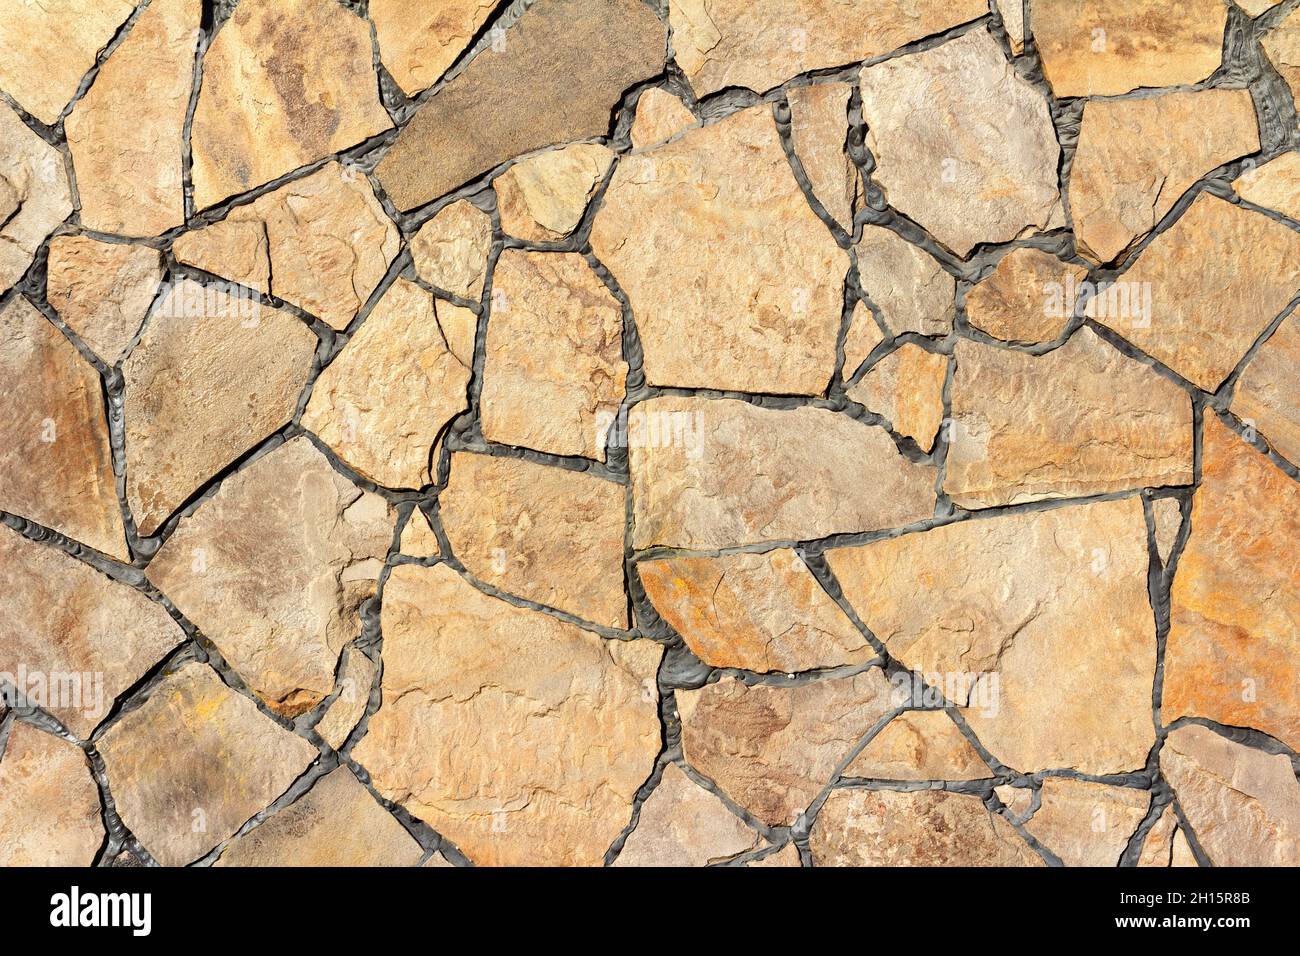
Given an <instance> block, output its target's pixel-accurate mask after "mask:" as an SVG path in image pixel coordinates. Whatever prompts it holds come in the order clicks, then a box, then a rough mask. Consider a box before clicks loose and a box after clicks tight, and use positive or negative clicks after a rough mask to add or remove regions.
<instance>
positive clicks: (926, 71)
mask: <svg viewBox="0 0 1300 956" xmlns="http://www.w3.org/2000/svg"><path fill="white" fill-rule="evenodd" d="M1216 2H1217V0H1216ZM862 116H863V119H865V120H866V123H867V147H868V148H869V149H870V150H871V154H872V156H874V157H875V159H876V162H877V163H878V164H879V165H878V168H877V169H876V170H875V172H874V173H873V174H872V175H873V177H874V178H875V179H876V180H877V181H878V182H879V183H880V185H881V186H882V187H883V188H884V191H885V195H886V197H887V198H888V200H889V202H890V204H891V205H892V206H894V208H896V209H898V210H899V211H900V212H902V213H903V214H904V215H906V216H908V217H909V218H911V219H913V220H915V221H916V222H917V223H918V224H920V225H921V226H923V227H924V228H925V229H927V230H928V231H929V232H930V233H931V234H932V235H933V236H934V237H935V239H937V240H938V241H939V242H941V243H943V244H944V245H945V246H947V247H948V248H949V249H951V250H952V251H953V252H955V253H956V254H957V255H959V256H963V257H965V256H966V255H968V254H969V253H970V251H971V250H972V249H973V248H974V247H975V246H976V245H978V244H979V243H981V242H1006V241H1007V240H1009V239H1015V238H1016V237H1017V236H1020V235H1022V234H1024V233H1026V232H1034V231H1039V230H1043V229H1048V228H1051V227H1052V226H1053V225H1054V224H1057V223H1058V222H1059V220H1060V219H1061V207H1060V195H1059V189H1058V183H1057V175H1056V167H1057V162H1058V160H1059V158H1060V154H1061V150H1060V146H1059V145H1057V142H1056V134H1055V131H1054V129H1053V126H1052V119H1051V115H1050V113H1049V112H1048V108H1047V101H1046V100H1045V99H1044V98H1043V96H1042V94H1041V93H1040V92H1039V91H1038V90H1037V89H1036V88H1035V87H1033V86H1032V85H1030V84H1029V82H1028V81H1026V80H1024V79H1023V78H1021V77H1020V76H1019V75H1018V74H1017V73H1016V71H1015V70H1014V69H1013V68H1012V66H1011V64H1010V63H1008V62H1007V60H1006V58H1005V57H1004V56H1003V54H1002V50H1001V48H1000V47H999V46H998V44H997V41H996V40H994V39H993V37H992V36H990V35H989V33H988V31H987V30H984V29H978V30H973V31H972V32H970V33H967V34H965V35H964V36H961V37H958V38H957V39H955V40H949V41H948V42H947V43H944V44H942V45H941V46H937V47H935V48H933V49H931V50H926V51H925V52H922V53H913V54H910V55H908V56H903V57H898V58H896V59H893V60H886V61H885V62H883V63H878V64H876V65H875V66H870V67H867V68H866V69H865V70H863V71H862Z"/></svg>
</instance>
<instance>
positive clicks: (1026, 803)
mask: <svg viewBox="0 0 1300 956" xmlns="http://www.w3.org/2000/svg"><path fill="white" fill-rule="evenodd" d="M993 792H994V793H995V794H997V797H998V800H1000V801H1001V802H1002V805H1003V806H1004V807H1006V809H1007V812H1008V814H1009V817H1010V819H1011V822H1012V823H1024V822H1025V820H1027V819H1028V818H1029V817H1030V816H1032V814H1033V806H1034V791H1033V790H1032V789H1030V788H1029V787H1012V786H1003V787H994V788H993Z"/></svg>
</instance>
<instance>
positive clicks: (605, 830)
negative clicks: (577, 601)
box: [353, 564, 662, 866]
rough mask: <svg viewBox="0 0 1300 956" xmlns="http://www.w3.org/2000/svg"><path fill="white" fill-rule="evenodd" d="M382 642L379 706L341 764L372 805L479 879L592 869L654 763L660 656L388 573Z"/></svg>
mask: <svg viewBox="0 0 1300 956" xmlns="http://www.w3.org/2000/svg"><path fill="white" fill-rule="evenodd" d="M383 633H384V672H383V700H384V703H383V706H382V707H381V708H380V709H379V711H378V713H376V714H375V715H374V716H373V717H371V718H370V724H369V730H368V732H367V734H366V736H365V737H364V738H362V740H361V742H360V743H359V744H358V745H357V746H356V747H355V748H354V750H353V755H354V757H355V759H356V760H357V761H358V762H359V763H360V764H361V765H362V766H364V767H365V768H366V769H367V770H368V771H369V773H370V776H371V779H372V781H373V784H374V786H375V788H376V789H377V790H378V791H379V793H380V794H382V795H383V796H384V797H385V798H386V799H388V800H393V801H395V802H397V803H399V804H401V805H402V806H404V807H405V808H406V809H407V810H409V811H410V812H411V813H413V814H414V815H415V816H417V817H419V818H420V819H422V820H424V821H425V822H427V823H428V824H429V825H430V826H431V827H433V828H434V829H435V830H437V831H438V832H439V833H440V834H442V835H443V836H445V837H446V838H447V839H449V840H451V841H452V842H453V843H454V844H455V845H456V846H457V847H459V848H460V849H461V850H462V851H463V852H464V853H465V855H466V856H467V857H469V859H470V860H471V861H472V862H474V863H475V864H478V865H480V866H487V865H526V864H531V865H549V866H557V865H570V866H571V865H599V864H600V863H601V862H602V861H603V860H604V857H605V852H606V850H608V849H609V846H610V844H611V843H612V842H613V841H614V839H615V838H616V837H617V836H618V835H619V833H620V832H621V831H622V829H623V828H624V827H625V826H627V823H628V820H630V819H631V815H632V801H633V798H634V796H635V795H636V792H637V790H638V789H639V788H640V787H641V785H642V784H643V783H644V782H645V781H646V778H647V777H649V775H650V772H651V770H652V769H653V767H654V763H655V759H656V757H657V755H658V753H659V749H660V737H659V696H658V693H657V691H656V689H655V674H656V671H657V669H658V666H659V660H660V657H661V656H662V650H661V649H660V647H659V646H658V645H656V644H654V643H652V642H650V641H630V642H624V641H615V640H605V639H602V638H599V637H597V636H595V635H594V634H591V633H588V632H587V631H584V630H582V629H580V628H577V627H574V626H573V625H571V624H565V623H563V622H562V621H558V620H556V619H555V618H554V617H551V616H549V615H546V614H542V613H539V612H537V611H531V610H526V609H523V608H517V607H514V606H512V605H510V604H507V603H505V602H503V601H499V600H496V599H495V598H490V597H488V596H487V595H485V594H483V593H481V592H480V591H478V590H477V589H475V588H474V587H473V586H472V585H470V584H469V583H468V582H466V581H465V580H464V579H463V578H462V577H460V575H458V574H457V573H456V572H455V571H453V570H452V569H451V568H450V567H448V566H447V565H445V564H440V565H437V566H435V567H431V568H424V567H419V566H416V565H399V566H398V567H396V568H394V569H393V572H392V575H391V576H390V577H389V579H388V583H387V585H386V586H385V590H384V608H383ZM471 740H480V741H486V742H488V745H487V746H484V747H468V746H466V745H465V744H466V741H471Z"/></svg>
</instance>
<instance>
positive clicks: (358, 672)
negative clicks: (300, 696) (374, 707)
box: [316, 519, 423, 750]
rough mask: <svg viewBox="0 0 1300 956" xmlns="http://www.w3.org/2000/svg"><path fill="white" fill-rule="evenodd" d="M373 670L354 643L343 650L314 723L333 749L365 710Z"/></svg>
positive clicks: (372, 665)
mask: <svg viewBox="0 0 1300 956" xmlns="http://www.w3.org/2000/svg"><path fill="white" fill-rule="evenodd" d="M421 520H423V519H421ZM376 671H377V668H376V667H375V663H374V661H372V660H371V659H370V658H368V657H366V655H365V654H363V653H361V651H359V650H358V649H357V648H356V647H355V646H349V647H346V648H344V649H343V662H342V663H341V664H340V665H339V681H338V687H339V694H338V696H337V697H335V698H334V702H333V703H332V704H330V705H329V707H328V708H327V709H326V711H325V715H324V716H323V717H321V719H320V723H318V724H317V725H316V733H318V734H320V735H321V739H322V740H324V741H325V742H326V743H327V744H329V745H330V746H331V747H333V748H334V749H335V750H338V749H339V748H340V747H342V746H343V744H344V742H345V741H346V740H347V739H348V735H349V734H351V733H352V729H353V728H354V727H356V725H357V721H359V720H360V719H361V715H362V714H364V713H365V712H366V707H367V705H368V704H369V703H370V688H371V687H372V686H373V685H374V683H375V673H376Z"/></svg>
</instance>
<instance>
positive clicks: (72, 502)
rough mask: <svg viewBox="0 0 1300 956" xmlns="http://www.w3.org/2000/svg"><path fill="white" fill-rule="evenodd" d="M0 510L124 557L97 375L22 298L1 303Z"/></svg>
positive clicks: (125, 555)
mask: <svg viewBox="0 0 1300 956" xmlns="http://www.w3.org/2000/svg"><path fill="white" fill-rule="evenodd" d="M0 381H4V382H6V383H8V386H9V388H10V389H12V390H13V391H15V392H17V393H20V394H21V395H22V400H21V401H8V402H5V403H4V405H3V406H0V510H3V511H8V512H10V513H11V514H16V515H21V516H22V517H24V518H27V519H28V520H30V521H35V522H37V523H39V524H43V525H45V526H46V527H48V528H53V529H54V530H55V531H58V532H60V533H61V534H65V535H67V536H68V537H70V538H75V539H76V540H77V541H80V542H81V543H82V544H86V545H89V546H90V547H92V548H95V549H97V550H99V551H102V552H104V553H105V554H107V555H111V556H112V557H115V558H120V559H122V560H127V559H128V557H129V555H128V552H127V546H126V537H125V531H124V529H123V524H122V509H121V505H119V504H118V499H117V491H116V488H117V481H116V479H115V478H114V476H113V462H112V457H111V453H110V451H109V443H108V419H107V418H106V417H105V414H104V398H103V392H102V385H101V382H100V379H99V376H98V375H96V374H95V370H94V369H93V368H92V367H91V366H90V363H89V362H87V361H86V360H85V359H83V358H82V357H81V355H80V354H79V353H78V352H77V349H76V347H75V346H74V345H73V344H72V343H71V342H69V341H68V340H67V338H66V337H64V335H63V333H62V332H60V331H59V330H58V329H57V328H55V327H54V325H53V324H52V323H50V322H49V321H47V320H46V318H45V316H43V315H41V314H40V312H38V311H37V310H36V309H35V308H33V307H32V305H31V303H29V302H28V301H27V300H26V299H24V298H23V297H21V296H16V297H14V298H12V299H10V300H9V302H8V303H7V304H6V305H5V306H4V307H3V308H2V309H0Z"/></svg>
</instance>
